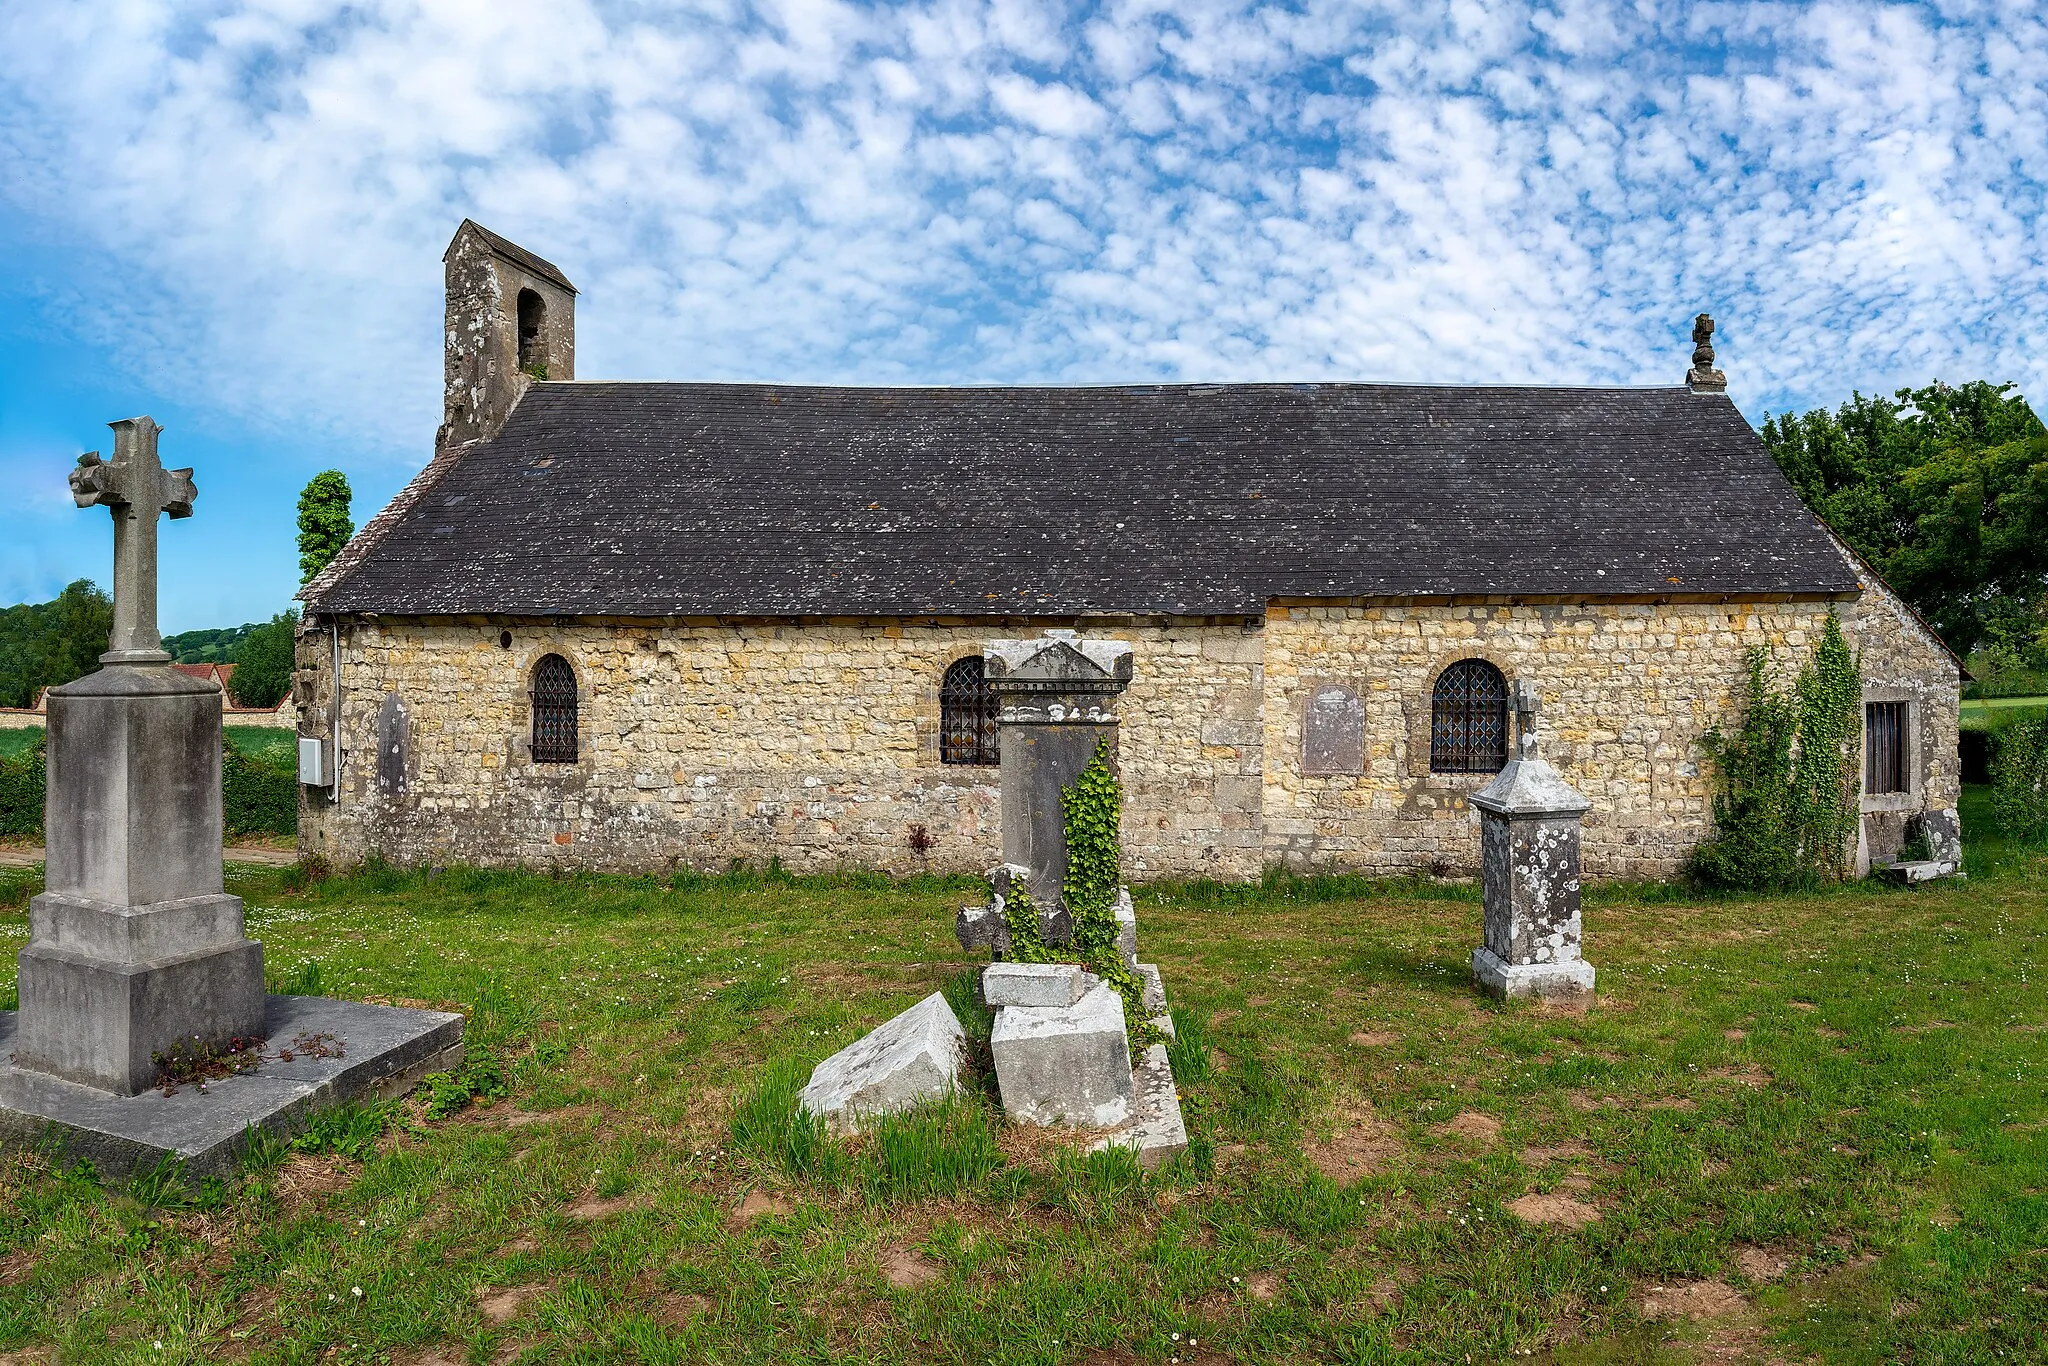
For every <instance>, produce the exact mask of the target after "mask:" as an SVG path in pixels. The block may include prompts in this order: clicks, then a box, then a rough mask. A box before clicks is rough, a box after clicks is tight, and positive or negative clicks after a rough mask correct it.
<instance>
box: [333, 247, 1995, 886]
mask: <svg viewBox="0 0 2048 1366" xmlns="http://www.w3.org/2000/svg"><path fill="white" fill-rule="evenodd" d="M445 263H446V270H447V327H446V386H447V387H446V411H445V421H444V423H443V425H442V427H441V430H440V433H439V436H438V438H437V440H436V444H435V453H434V457H433V460H432V461H431V462H430V463H429V464H428V465H427V466H426V468H425V469H424V470H422V471H421V472H420V474H419V475H418V477H417V478H415V479H414V480H413V481H412V483H411V484H410V486H408V487H407V488H406V489H405V490H404V492H402V493H401V494H400V495H399V496H398V497H397V498H396V499H394V500H393V501H392V503H391V505H390V506H389V507H387V508H385V509H384V510H383V512H382V513H380V514H379V515H378V516H376V517H375V518H374V519H372V520H371V521H370V522H369V523H368V524H367V525H366V526H365V527H364V528H363V529H362V531H361V532H359V533H358V534H357V536H356V537H355V539H354V541H353V542H351V544H350V545H349V546H348V548H347V549H346V550H345V551H344V552H343V553H342V554H341V556H339V557H338V558H337V559H336V560H335V561H334V563H333V564H332V565H330V566H329V567H328V568H327V570H326V571H325V572H324V573H322V574H321V575H320V576H319V577H318V578H317V579H315V580H314V581H313V582H312V583H311V584H309V585H308V586H307V588H306V590H305V592H304V594H303V597H304V598H305V607H306V616H305V625H304V628H303V632H302V635H301V638H300V643H299V660H298V662H299V673H298V679H297V685H296V691H295V700H296V703H297V706H298V708H299V713H300V716H301V724H300V731H301V735H302V737H304V738H306V739H308V740H310V741H312V742H314V743H311V744H302V746H301V749H302V751H311V753H310V755H307V754H302V769H303V772H302V775H301V776H302V777H303V778H307V779H309V780H310V781H309V782H308V784H307V785H306V786H305V787H304V788H303V789H302V794H303V807H302V810H301V814H300V826H299V829H300V836H299V838H300V843H301V846H302V848H303V849H304V850H305V851H306V852H308V853H313V852H318V853H321V854H324V855H326V856H327V857H328V858H330V859H333V860H335V861H337V862H342V863H347V862H352V861H355V860H357V859H360V858H363V857H366V856H369V855H372V854H376V855H381V856H382V857H383V858H385V859H387V860H389V861H391V862H393V863H399V864H410V863H419V862H433V863H447V862H469V863H479V864H528V865H536V866H538V865H548V864H557V865H569V866H580V867H592V868H603V869H643V870H647V869H651V870H660V869H666V868H671V867H695V868H704V869H719V868H724V867H727V866H729V865H730V864H732V863H733V862H734V861H735V860H739V861H744V862H747V863H753V864H766V863H767V862H768V861H769V860H771V859H778V860H780V861H781V863H782V864H783V866H785V867H787V868H790V869H793V870H798V871H805V870H820V869H832V868H846V867H855V868H879V869H886V870H888V871H890V872H896V873H903V872H911V871H917V870H921V869H932V870H938V871H963V870H981V869H984V868H986V867H987V866H989V865H990V864H992V863H993V862H995V861H996V860H997V855H998V851H999V849H1000V835H999V832H998V830H997V819H998V801H997V790H996V769H995V767H994V766H993V765H994V763H995V760H996V746H997V738H996V728H995V725H994V715H993V710H992V699H991V694H990V692H989V690H988V688H987V687H986V686H985V684H984V682H983V679H982V663H981V655H982V648H983V645H984V643H985V642H987V641H989V640H991V639H993V638H999V637H1016V636H1020V635H1029V634H1034V633H1036V632H1039V631H1041V630H1045V629H1074V630H1079V631H1082V632H1084V633H1087V634H1089V635H1092V636H1103V637H1109V638H1114V639H1118V640H1123V641H1128V642H1129V643H1130V644H1131V646H1132V647H1133V649H1134V650H1135V652H1136V661H1135V665H1136V667H1135V675H1136V676H1135V681H1134V682H1133V683H1132V685H1131V687H1130V689H1129V691H1128V692H1127V693H1126V694H1125V696H1124V698H1123V700H1122V705H1121V711H1122V717H1123V721H1122V729H1121V741H1120V763H1121V768H1122V772H1123V777H1124V784H1125V792H1126V806H1125V810H1124V816H1123V821H1124V847H1125V850H1126V858H1127V861H1128V865H1129V870H1130V873H1131V875H1132V876H1133V878H1134V879H1139V880H1142V879H1148V878H1193V877H1206V878H1223V879H1236V878H1253V877H1257V876H1258V875H1259V874H1260V873H1261V871H1262V870H1264V869H1267V868H1269V867H1274V866H1282V867H1286V868H1291V869H1297V870H1303V871H1342V870H1361V871H1367V872H1374V873H1398V872H1402V871H1425V872H1435V873H1437V874H1455V873H1464V872H1469V871H1471V870H1472V869H1473V867H1474V865H1475V863H1476V861H1477V852H1478V834H1477V828H1476V825H1475V823H1474V820H1473V815H1474V813H1472V812H1471V811H1469V810H1468V809H1467V806H1466V803H1465V798H1466V796H1467V795H1468V794H1469V793H1471V792H1473V791H1474V790H1476V789H1477V788H1478V787H1480V786H1482V785H1483V784H1484V783H1485V782H1486V781H1487V779H1488V778H1489V777H1490V776H1491V775H1492V774H1493V772H1494V771H1496V770H1497V769H1499V768H1500V766H1501V765H1502V763H1503V762H1504V760H1505V757H1506V754H1507V750H1508V743H1509V735H1508V718H1507V708H1508V699H1509V696H1510V690H1511V689H1512V688H1513V686H1514V685H1515V684H1516V683H1517V682H1518V681H1520V680H1525V679H1526V680H1529V681H1531V682H1532V683H1533V684H1534V685H1535V687H1536V688H1537V690H1538V691H1539V693H1540V695H1541V698H1542V711H1541V722H1540V726H1541V736H1542V743H1543V748H1544V753H1545V755H1546V757H1548V758H1550V759H1551V760H1552V762H1554V763H1555V764H1557V766H1558V767H1559V768H1560V769H1562V770H1563V771H1564V772H1565V774H1566V776H1567V777H1568V778H1569V779H1570V781H1571V782H1572V783H1573V784H1574V785H1575V786H1577V787H1578V789H1579V790H1580V791H1581V792H1583V793H1585V794H1586V796H1587V797H1589V798H1590V799H1591V800H1592V803H1593V807H1592V810H1591V811H1590V812H1589V813H1588V815H1587V817H1586V823H1585V842H1584V856H1585V863H1586V869H1587V872H1588V874H1589V875H1591V876H1594V877H1601V878H1646V877H1665V876H1670V875H1672V874H1674V873H1676V872H1677V871H1678V870H1679V868H1680V866H1681V864H1682V862H1683V860H1684V858H1685V855H1686V853H1687V851H1688V850H1689V849H1690V848H1691V847H1692V846H1693V845H1694V844H1695V843H1696V842H1697V841H1699V840H1700V839H1701V838H1702V837H1703V836H1705V835H1706V834H1708V833H1709V831H1710V829H1711V826H1712V815H1711V811H1710V807H1709V798H1710V792H1711V785H1710V774H1709V773H1708V772H1707V771H1705V766H1704V760H1703V756H1702V753H1701V749H1700V737H1701V735H1702V733H1703V732H1705V731H1706V730H1707V729H1708V728H1709V727H1711V726H1713V725H1714V724H1715V723H1716V722H1717V721H1720V720H1724V719H1731V704H1732V703H1734V702H1735V701H1736V700H1737V699H1738V698H1739V695H1740V694H1739V685H1740V682H1741V679H1742V676H1743V668H1744V664H1743V656H1744V652H1745V650H1746V649H1747V648H1748V647H1750V646H1753V645H1761V646H1764V647H1766V648H1767V649H1768V650H1769V651H1770V652H1771V654H1772V656H1773V657H1774V659H1775V660H1776V662H1777V664H1778V665H1779V667H1780V668H1781V669H1782V670H1783V671H1784V672H1785V673H1786V674H1787V675H1789V674H1790V673H1791V672H1792V671H1793V670H1795V669H1796V668H1797V667H1798V666H1799V664H1800V663H1802V662H1803V661H1804V660H1805V659H1806V658H1807V657H1808V654H1809V652H1810V649H1811V646H1812V644H1813V642H1814V640H1815V638H1816V636H1817V633H1818V632H1819V630H1820V628H1821V627H1822V625H1823V624H1824V622H1825V620H1826V618H1827V616H1828V614H1829V613H1830V612H1835V613H1838V614H1839V615H1840V618H1841V621H1842V624H1843V626H1844V629H1845V630H1846V632H1847V633H1848V635H1849V638H1850V640H1851V642H1852V643H1853V644H1854V645H1855V646H1856V647H1857V648H1858V650H1859V651H1860V654H1861V659H1862V667H1863V672H1864V677H1865V685H1866V713H1865V714H1866V722H1867V724H1866V736H1865V742H1864V770H1865V771H1864V774H1863V782H1862V790H1863V797H1862V805H1863V811H1864V817H1863V823H1862V824H1863V835H1862V848H1861V850H1860V857H1861V858H1863V859H1864V860H1865V861H1866V862H1867V861H1869V860H1885V859H1889V858H1890V857H1891V856H1892V855H1893V854H1894V853H1895V852H1896V851H1897V850H1898V849H1899V847H1900V845H1901V843H1902V842H1903V841H1904V840H1905V839H1906V838H1907V831H1908V829H1909V827H1910V826H1912V825H1913V824H1914V822H1915V821H1916V819H1921V818H1922V813H1926V819H1928V821H1929V823H1930V824H1931V825H1932V826H1933V827H1934V828H1935V829H1937V830H1941V829H1952V828H1953V822H1954V815H1953V812H1954V808H1955V805H1956V799H1957V794H1958V781H1957V772H1958V771H1957V762H1956V721H1957V699H1958V690H1959V684H1960V679H1961V670H1960V667H1959V665H1958V663H1957V661H1956V659H1955V657H1954V656H1953V655H1952V654H1951V653H1950V652H1949V651H1948V650H1947V649H1946V648H1945V647H1944V646H1943V644H1942V642H1941V641H1940V640H1939V639H1937V638H1936V637H1935V635H1934V634H1933V633H1932V632H1931V631H1930V630H1929V629H1928V627H1927V626H1926V625H1925V623H1923V622H1922V621H1920V620H1919V619H1918V618H1917V617H1916V616H1915V614H1914V613H1913V612H1912V611H1911V610H1910V609H1909V608H1908V607H1907V606H1906V605H1905V604H1904V603H1903V602H1902V601H1901V600H1900V599H1898V598H1897V597H1896V596H1894V595H1893V594H1892V592H1891V591H1890V590H1889V589H1887V588H1886V587H1885V585H1884V584H1883V583H1881V582H1880V581H1879V580H1878V579H1877V577H1876V576H1875V575H1874V574H1873V573H1872V572H1871V571H1870V570H1869V569H1868V568H1867V567H1865V566H1863V565H1862V564H1860V563H1858V562H1857V561H1856V559H1855V558H1854V557H1853V556H1852V555H1851V554H1850V553H1849V552H1848V551H1846V550H1845V549H1844V547H1843V546H1842V545H1840V544H1839V543H1838V542H1837V541H1836V540H1835V539H1834V538H1833V537H1832V536H1831V535H1830V534H1829V533H1828V531H1827V530H1826V529H1825V528H1824V527H1823V526H1822V525H1821V524H1820V523H1819V522H1818V521H1817V520H1816V519H1815V518H1814V517H1813V516H1812V515H1811V514H1810V513H1808V512H1807V510H1806V509H1805V508H1804V507H1803V506H1802V505H1801V503H1800V501H1799V499H1798V497H1797V495H1796V494H1795V493H1794V492H1793V490H1792V488H1791V487H1790V485H1788V484H1787V483H1786V481H1785V480H1784V478H1783V477H1781V476H1780V474H1779V473H1778V470H1777V468H1776V467H1775V466H1774V465H1773V463H1772V461H1771V459H1770V456H1769V454H1768V453H1767V452H1766V451H1765V450H1764V448H1763V446H1762V444H1761V443H1760V442H1759V441H1758V439H1757V437H1756V435H1755V433H1754V432H1753V431H1752V430H1751V429H1750V427H1749V424H1748V423H1747V422H1746V421H1744V419H1743V417H1742V415H1741V414H1740V413H1739V412H1738V411H1737V410H1736V408H1735V405H1734V404H1733V403H1731V402H1730V401H1729V399H1728V396H1727V394H1726V392H1725V390H1726V383H1725V381H1724V380H1723V378H1722V376H1721V373H1720V372H1719V371H1717V370H1715V369H1714V368H1713V353H1712V349H1711V345H1710V331H1711V323H1709V322H1707V320H1705V319H1702V320H1701V321H1700V324H1699V326H1698V328H1697V329H1696V333H1695V339H1696V341H1697V342H1698V343H1699V346H1698V348H1697V350H1696V351H1695V353H1694V357H1693V366H1692V368H1691V370H1690V372H1689V373H1686V375H1685V382H1684V383H1681V384H1676V385H1673V386H1670V387H1660V388H1594V387H1588V388H1539V387H1515V386H1451V385H1442V386H1434V385H1389V384H1170V385H1169V384H1138V385H1121V386H1102V387H1091V388H1035V387H1001V388H826V387H810V386H801V385H778V384H692V383H615V382H610V381H603V380H596V381H593V380H585V379H578V378H577V376H576V347H575V341H576V329H575V308H576V290H575V288H574V287H573V286H572V285H571V284H570V283H569V280H568V278H567V277H566V276H565V275H564V274H563V272H562V271H560V270H558V269H557V268H556V267H555V266H553V265H551V264H549V263H548V262H547V261H545V260H542V259H541V258H540V257H538V256H535V255H534V254H533V253H531V252H529V251H526V250H524V249H522V248H521V247H519V246H516V245H514V244H513V243H511V242H508V241H506V240H505V239H503V238H501V237H498V236H496V235H495V234H493V233H491V232H488V231H486V230H485V229H483V228H481V227H479V226H477V225H476V224H474V223H470V222H465V223H463V225H462V226H461V228H460V229H459V230H458V231H457V232H456V234H455V238H454V241H453V242H452V243H451V244H450V246H449V248H448V252H447V255H446V258H445ZM1673 369H1674V372H1676V371H1678V370H1679V369H1680V367H1679V365H1678V364H1677V361H1676V360H1674V364H1673Z"/></svg>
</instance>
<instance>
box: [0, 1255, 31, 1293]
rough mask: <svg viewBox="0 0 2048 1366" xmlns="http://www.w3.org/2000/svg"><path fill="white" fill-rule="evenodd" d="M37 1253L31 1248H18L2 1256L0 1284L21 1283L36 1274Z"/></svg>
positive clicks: (0, 1260) (0, 1259)
mask: <svg viewBox="0 0 2048 1366" xmlns="http://www.w3.org/2000/svg"><path fill="white" fill-rule="evenodd" d="M35 1269H36V1254H35V1253H34V1251H32V1250H31V1249H29V1248H25V1247H24V1248H17V1249H16V1250H15V1251H13V1252H10V1253H8V1254H7V1255H6V1256H5V1257H0V1285H19V1284H21V1283H22V1282H23V1281H25V1280H27V1279H28V1278H29V1277H30V1276H32V1275H34V1274H35Z"/></svg>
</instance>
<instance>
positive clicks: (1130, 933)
mask: <svg viewBox="0 0 2048 1366" xmlns="http://www.w3.org/2000/svg"><path fill="white" fill-rule="evenodd" d="M1116 951H1117V952H1118V953H1119V954H1121V955H1122V956H1123V960H1124V966H1125V967H1127V968H1129V969H1130V970H1131V971H1132V972H1136V971H1137V970H1138V910H1137V908H1136V907H1135V906H1133V905H1131V889H1130V888H1128V887H1119V888H1117V889H1116Z"/></svg>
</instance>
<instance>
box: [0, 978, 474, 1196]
mask: <svg viewBox="0 0 2048 1366" xmlns="http://www.w3.org/2000/svg"><path fill="white" fill-rule="evenodd" d="M263 1024H264V1032H265V1033H266V1035H267V1036H268V1038H269V1040H270V1044H269V1046H268V1047H267V1048H266V1049H265V1050H264V1051H265V1054H266V1056H265V1059H264V1061H263V1063H262V1065H261V1067H259V1068H258V1069H257V1070H256V1071H254V1072H250V1073H245V1074H243V1075H241V1076H236V1077H226V1078H223V1079H222V1080H220V1081H210V1082H208V1083H207V1084H206V1089H205V1090H204V1091H201V1090H200V1089H199V1088H198V1087H197V1086H181V1087H180V1088H179V1089H178V1091H177V1093H176V1094H175V1095H169V1096H166V1095H164V1094H163V1093H162V1092H160V1091H146V1092H144V1093H143V1094H141V1095H136V1096H117V1095H113V1094H110V1093H109V1092H106V1091H100V1090H96V1089H94V1088H92V1087H89V1086H80V1085H78V1084H76V1083H75V1082H68V1081H61V1080H59V1079H58V1078H56V1077H52V1076H49V1075H47V1074H45V1073H41V1072H32V1071H29V1070H28V1069H26V1068H22V1067H16V1066H14V1065H13V1064H12V1063H11V1062H5V1061H0V1141H4V1142H6V1143H8V1144H10V1145H15V1146H22V1147H29V1146H33V1147H36V1148H39V1149H42V1150H45V1151H48V1152H49V1153H50V1154H51V1155H52V1156H53V1157H54V1158H56V1159H57V1160H60V1161H64V1162H78V1161H89V1162H91V1163H92V1164H93V1167H94V1169H95V1170H96V1171H98V1172H99V1173H100V1175H102V1176H108V1177H124V1176H127V1175H128V1174H130V1173H132V1172H134V1171H137V1170H142V1169H147V1168H150V1167H152V1166H155V1165H156V1164H157V1163H159V1162H161V1161H163V1159H165V1158H166V1157H176V1158H178V1159H179V1160H180V1161H182V1162H183V1163H184V1165H185V1171H186V1173H187V1174H188V1175H189V1176H215V1175H224V1174H226V1173H227V1172H229V1171H231V1170H233V1168H234V1166H235V1164H236V1162H237V1161H238V1160H239V1158H240V1155H241V1151H242V1147H243V1145H244V1144H245V1143H246V1141H247V1133H248V1130H249V1129H250V1128H251V1127H254V1128H258V1129H267V1130H271V1131H273V1132H277V1133H287V1132H290V1131H291V1130H293V1129H296V1128H298V1127H299V1125H300V1123H301V1122H302V1121H303V1119H304V1116H305V1114H306V1113H307V1112H308V1111H309V1110H313V1109H321V1108H325V1107H327V1106H330V1105H340V1104H343V1103H346V1102H348V1101H352V1100H364V1101H381V1100H390V1099H393V1098H395V1097H397V1096H402V1095H404V1094H405V1093H406V1092H408V1091H410V1090H411V1089H412V1088H413V1086H414V1085H415V1084H417V1083H418V1081H419V1079H420V1078H421V1077H424V1076H426V1075H427V1074H429V1073H431V1072H445V1071H448V1070H450V1069H452V1068H456V1067H459V1066H461V1065H462V1058H463V1043H462V1028H463V1018H462V1016H460V1015H452V1014H449V1013H447V1012H445V1011H439V1010H406V1009H401V1008H399V1007H396V1006H373V1005H363V1004H361V1003H360V1002H356V1001H335V1000H329V999H327V998H326V997H322V996H271V997H267V998H265V1001H264V1020H263ZM18 1025H19V1017H18V1015H17V1013H16V1012H14V1011H0V1059H5V1058H9V1057H11V1056H12V1053H13V1050H14V1047H15V1034H16V1029H17V1027H18ZM323 1033H324V1034H332V1035H333V1036H335V1038H336V1039H338V1040H340V1042H341V1047H342V1053H343V1055H342V1056H341V1057H338V1058H308V1057H303V1056H301V1057H295V1058H293V1060H292V1061H290V1062H282V1061H279V1060H278V1059H277V1058H276V1056H275V1055H276V1053H277V1051H278V1050H279V1049H282V1048H289V1047H290V1046H291V1041H292V1040H293V1039H294V1038H296V1037H299V1036H301V1035H311V1034H323Z"/></svg>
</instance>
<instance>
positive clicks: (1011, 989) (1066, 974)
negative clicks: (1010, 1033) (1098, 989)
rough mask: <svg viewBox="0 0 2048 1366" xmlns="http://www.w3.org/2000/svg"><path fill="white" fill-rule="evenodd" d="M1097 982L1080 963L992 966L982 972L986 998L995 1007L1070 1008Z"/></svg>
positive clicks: (983, 995) (984, 996) (992, 964)
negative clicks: (1083, 969) (1089, 985)
mask: <svg viewBox="0 0 2048 1366" xmlns="http://www.w3.org/2000/svg"><path fill="white" fill-rule="evenodd" d="M1093 980H1094V979H1093V978H1092V977H1090V976H1089V975H1088V974H1087V973H1086V972H1084V971H1082V970H1081V965H1080V964H1078V963H991V964H990V965H989V966H988V967H987V968H985V969H983V970H982V974H981V995H982V999H983V1000H985V1001H987V1002H988V1003H989V1005H991V1006H1061V1007H1064V1006H1070V1005H1072V1004H1074V1002H1076V1001H1078V1000H1080V999H1081V996H1082V994H1083V993H1084V992H1086V991H1087V990H1088V984H1089V982H1091V981H1093Z"/></svg>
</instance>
